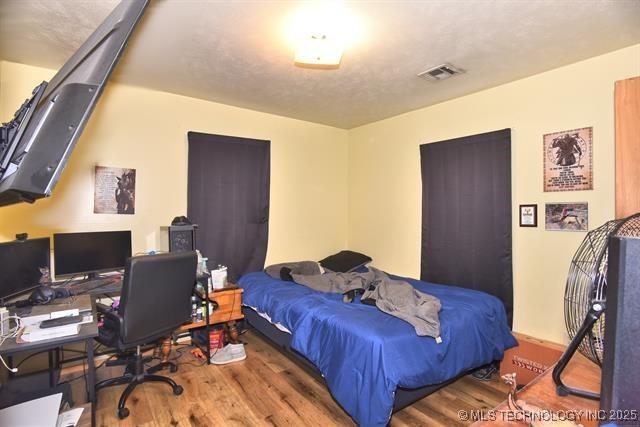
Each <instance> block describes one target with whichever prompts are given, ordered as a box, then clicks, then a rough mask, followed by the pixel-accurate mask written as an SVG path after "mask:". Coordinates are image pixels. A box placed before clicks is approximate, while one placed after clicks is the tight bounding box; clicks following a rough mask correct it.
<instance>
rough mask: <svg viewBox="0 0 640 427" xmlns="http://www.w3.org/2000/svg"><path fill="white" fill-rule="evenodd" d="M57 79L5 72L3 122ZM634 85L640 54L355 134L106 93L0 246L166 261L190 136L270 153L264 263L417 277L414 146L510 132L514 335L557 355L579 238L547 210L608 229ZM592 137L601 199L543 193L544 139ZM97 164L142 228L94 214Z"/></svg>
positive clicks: (15, 210)
mask: <svg viewBox="0 0 640 427" xmlns="http://www.w3.org/2000/svg"><path fill="white" fill-rule="evenodd" d="M52 74H53V72H52V71H51V70H45V69H41V68H35V67H30V66H25V65H20V64H14V63H8V62H0V115H1V116H0V119H2V120H8V119H9V118H10V117H9V116H10V114H12V113H13V111H15V109H16V108H17V107H18V106H19V104H20V103H21V102H22V101H23V99H24V98H25V97H26V96H27V95H28V94H29V93H30V91H31V89H32V87H33V86H35V84H36V83H38V82H39V81H40V80H43V79H45V80H46V79H49V78H50V77H51V76H52ZM638 74H640V45H636V46H633V47H630V48H626V49H623V50H620V51H616V52H612V53H609V54H606V55H603V56H599V57H596V58H592V59H589V60H586V61H583V62H580V63H576V64H572V65H569V66H566V67H563V68H559V69H556V70H552V71H549V72H546V73H543V74H539V75H536V76H533V77H529V78H526V79H522V80H519V81H516V82H513V83H509V84H506V85H503V86H499V87H496V88H492V89H488V90H485V91H482V92H478V93H475V94H472V95H468V96H465V97H462V98H458V99H455V100H452V101H448V102H445V103H441V104H438V105H434V106H431V107H428V108H424V109H421V110H417V111H414V112H411V113H407V114H403V115H400V116H397V117H393V118H390V119H386V120H382V121H379V122H376V123H372V124H369V125H365V126H362V127H359V128H356V129H352V130H350V131H344V130H340V129H335V128H331V127H328V126H322V125H316V124H312V123H308V122H303V121H299V120H293V119H288V118H284V117H278V116H274V115H269V114H264V113H258V112H254V111H250V110H244V109H240V108H235V107H229V106H225V105H221V104H216V103H212V102H207V101H202V100H196V99H192V98H187V97H183V96H178V95H173V94H168V93H163V92H156V91H150V90H146V89H140V88H134V87H128V86H122V85H117V84H113V83H111V84H109V85H108V87H107V90H106V92H105V94H104V96H103V97H102V99H101V100H100V103H99V105H98V108H97V109H96V111H95V113H94V115H93V116H92V118H91V120H90V122H89V124H88V126H87V128H86V129H85V132H84V134H83V135H82V138H81V139H80V141H79V143H78V146H77V147H76V149H75V150H74V152H73V154H72V156H71V160H70V162H69V165H68V166H67V169H66V170H65V172H64V173H63V174H62V179H61V180H60V182H59V184H58V186H57V187H56V189H55V190H54V194H53V197H52V198H51V199H47V200H40V201H38V202H36V204H35V205H24V204H23V205H17V206H13V207H5V208H2V209H0V241H4V240H9V239H11V238H12V236H13V235H14V234H15V233H16V232H21V231H28V232H29V233H30V234H31V235H32V236H43V235H49V234H51V233H53V232H56V231H80V230H104V229H131V230H133V235H134V251H142V250H146V249H151V248H156V247H158V244H159V242H158V238H159V236H158V229H159V227H160V226H161V225H166V224H167V223H168V222H169V221H170V220H171V219H172V218H173V217H174V216H176V215H181V214H185V211H186V186H187V183H186V169H187V142H186V132H187V131H189V130H195V131H200V132H209V133H218V134H226V135H235V136H243V137H250V138H259V139H269V140H271V141H272V145H271V166H272V167H271V220H270V229H269V251H268V256H267V262H268V263H270V262H278V261H285V260H293V259H303V258H307V259H318V258H320V257H323V256H325V255H327V254H329V253H331V252H332V251H336V250H339V249H342V248H344V247H345V246H346V245H347V244H348V247H349V248H351V249H354V250H360V251H363V252H365V253H367V254H370V255H371V256H372V257H373V259H374V263H375V265H376V266H378V267H380V268H383V269H386V270H388V271H392V272H394V273H396V274H403V275H407V276H413V277H418V276H419V273H420V272H419V265H420V212H421V207H420V203H421V181H420V163H419V150H418V147H419V145H420V144H423V143H427V142H432V141H439V140H443V139H448V138H455V137H459V136H464V135H470V134H476V133H481V132H487V131H492V130H497V129H502V128H506V127H510V128H511V129H512V138H513V140H512V142H513V147H512V153H513V154H512V156H513V174H512V175H513V224H514V227H513V248H514V288H515V289H514V291H515V313H514V322H515V323H514V328H515V330H517V331H520V332H523V333H527V334H530V335H534V336H537V337H540V338H546V339H549V340H553V341H558V342H562V341H565V340H566V334H565V330H564V319H563V292H564V280H565V277H566V273H567V270H568V266H569V262H570V260H571V257H572V255H573V253H574V251H575V249H576V248H577V246H578V245H579V243H580V242H581V240H582V238H583V237H584V233H562V232H546V231H544V226H543V224H544V214H543V211H544V203H545V202H561V201H586V202H588V203H589V215H590V217H589V222H590V228H593V227H594V226H597V225H599V224H601V223H603V222H604V221H606V220H608V219H610V218H613V215H614V191H613V190H614V128H613V82H614V81H615V80H620V79H623V78H628V77H632V76H634V75H638ZM459 78H464V76H462V77H459ZM441 84H455V80H450V81H448V82H445V83H441ZM425 90H428V86H427V87H426V88H425ZM585 126H593V128H594V176H595V178H594V187H595V189H594V190H593V191H579V192H564V193H543V192H542V152H541V150H542V135H543V134H545V133H549V132H554V131H561V130H566V129H575V128H579V127H585ZM96 164H100V165H106V166H120V167H132V168H136V169H137V194H136V214H135V215H134V216H125V215H95V214H93V167H94V166H95V165H96ZM347 183H348V185H346V184H347ZM523 203H538V208H539V217H538V222H539V223H540V226H539V227H538V228H536V229H530V228H519V227H518V226H517V218H518V217H517V214H518V212H517V205H518V204H523Z"/></svg>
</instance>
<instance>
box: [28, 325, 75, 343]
mask: <svg viewBox="0 0 640 427" xmlns="http://www.w3.org/2000/svg"><path fill="white" fill-rule="evenodd" d="M78 332H80V324H79V323H72V324H70V325H62V326H56V327H53V328H45V329H40V324H37V325H29V326H25V328H24V330H23V331H22V335H21V336H20V339H22V340H23V341H26V342H35V341H42V340H48V339H51V338H61V337H67V336H69V335H77V334H78Z"/></svg>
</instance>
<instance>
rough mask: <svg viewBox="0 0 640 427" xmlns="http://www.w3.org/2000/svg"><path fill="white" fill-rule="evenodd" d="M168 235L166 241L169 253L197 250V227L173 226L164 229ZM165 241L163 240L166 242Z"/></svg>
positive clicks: (193, 225)
mask: <svg viewBox="0 0 640 427" xmlns="http://www.w3.org/2000/svg"><path fill="white" fill-rule="evenodd" d="M162 228H163V231H164V232H165V233H166V237H165V238H164V239H166V240H165V241H166V242H167V243H168V248H163V249H168V250H169V252H183V251H194V250H196V229H197V228H198V226H197V225H195V224H192V225H171V226H169V227H162ZM164 239H163V240H164Z"/></svg>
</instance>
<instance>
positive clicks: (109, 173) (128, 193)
mask: <svg viewBox="0 0 640 427" xmlns="http://www.w3.org/2000/svg"><path fill="white" fill-rule="evenodd" d="M135 205H136V170H135V169H127V168H112V167H106V166H96V173H95V190H94V195H93V213H97V214H128V215H132V214H134V213H135Z"/></svg>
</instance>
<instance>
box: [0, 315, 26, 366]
mask: <svg viewBox="0 0 640 427" xmlns="http://www.w3.org/2000/svg"><path fill="white" fill-rule="evenodd" d="M7 319H14V320H15V321H16V326H14V327H13V328H11V329H9V332H8V333H6V334H5V335H2V336H1V337H0V347H2V344H4V342H5V341H6V340H8V339H9V338H15V337H17V336H18V334H19V333H20V331H21V330H22V319H21V318H20V316H7ZM0 361H2V364H3V365H4V367H5V368H7V369H8V370H9V371H11V372H13V373H14V374H15V373H16V372H18V368H17V367H15V368H10V367H9V365H7V362H5V361H4V358H3V357H2V356H0Z"/></svg>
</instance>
